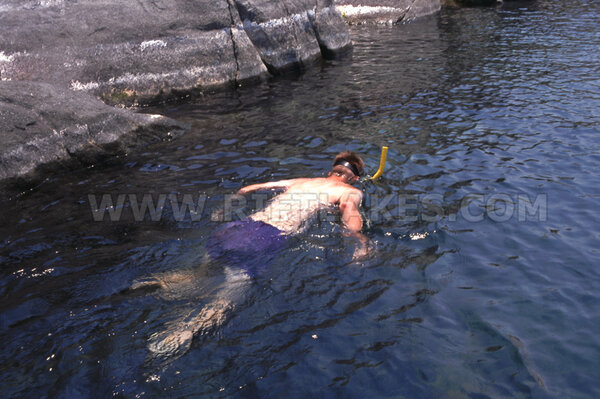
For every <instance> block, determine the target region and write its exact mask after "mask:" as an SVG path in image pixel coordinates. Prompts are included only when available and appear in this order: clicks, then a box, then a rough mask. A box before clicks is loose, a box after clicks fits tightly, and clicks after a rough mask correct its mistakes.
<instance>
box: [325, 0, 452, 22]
mask: <svg viewBox="0 0 600 399" xmlns="http://www.w3.org/2000/svg"><path fill="white" fill-rule="evenodd" d="M335 4H336V6H337V9H338V10H339V11H340V12H341V13H342V16H343V17H344V19H345V21H346V22H347V23H349V24H364V23H377V24H394V23H399V22H408V21H412V20H414V19H416V18H419V17H423V16H426V15H430V14H434V13H436V12H438V11H439V10H440V9H441V6H442V2H441V0H335Z"/></svg>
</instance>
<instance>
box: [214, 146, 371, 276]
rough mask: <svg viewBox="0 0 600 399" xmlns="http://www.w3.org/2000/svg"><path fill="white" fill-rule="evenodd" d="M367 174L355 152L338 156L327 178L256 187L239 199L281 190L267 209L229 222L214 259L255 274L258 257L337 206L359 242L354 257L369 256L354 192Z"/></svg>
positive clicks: (221, 233)
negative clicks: (364, 174) (254, 193)
mask: <svg viewBox="0 0 600 399" xmlns="http://www.w3.org/2000/svg"><path fill="white" fill-rule="evenodd" d="M363 170H364V162H363V160H362V159H361V158H360V157H359V156H358V155H356V154H355V153H353V152H350V151H345V152H341V153H339V154H338V155H337V156H336V157H335V159H334V161H333V168H332V170H331V172H329V175H328V176H327V177H316V178H299V179H291V180H280V181H276V182H268V183H260V184H252V185H250V186H246V187H243V188H241V189H240V190H239V191H238V194H247V193H250V192H253V191H257V190H263V189H283V190H284V191H283V192H282V193H280V194H279V195H277V196H276V197H275V198H273V199H272V200H271V201H270V202H269V204H268V205H267V207H266V208H265V209H263V210H260V211H258V212H256V213H254V214H252V215H250V216H249V217H248V218H246V219H243V220H239V221H234V222H230V223H227V224H226V225H223V226H221V227H220V228H219V229H217V230H216V231H215V232H213V233H212V234H211V236H210V238H209V240H208V243H207V248H208V253H209V254H210V255H211V256H212V257H213V258H221V259H224V260H225V262H227V261H229V262H230V263H233V264H236V265H238V266H242V267H244V268H245V269H246V270H247V271H248V272H249V273H250V274H254V271H253V270H251V267H250V266H248V262H249V261H251V260H252V259H253V258H255V257H256V256H260V257H261V260H262V261H261V263H262V264H264V261H265V259H263V258H262V257H265V256H269V255H272V254H273V253H275V252H278V251H279V250H280V249H282V248H283V246H284V242H285V237H286V236H289V235H294V234H297V233H300V232H302V231H304V230H305V229H306V228H307V227H308V224H309V222H310V221H311V220H312V219H314V218H315V216H316V214H317V212H318V211H320V210H322V209H327V208H332V207H339V210H340V212H341V220H342V223H343V225H344V228H345V230H346V234H348V235H352V236H354V237H356V238H358V240H359V246H358V247H357V249H356V250H355V252H354V258H360V257H363V256H364V255H366V253H367V239H366V237H365V236H364V235H362V234H361V233H360V231H361V229H362V226H363V220H362V217H361V215H360V212H359V207H360V204H361V202H362V192H361V191H360V190H359V189H357V188H355V187H353V186H352V184H353V183H355V182H356V181H358V179H359V178H360V175H361V174H362V173H363Z"/></svg>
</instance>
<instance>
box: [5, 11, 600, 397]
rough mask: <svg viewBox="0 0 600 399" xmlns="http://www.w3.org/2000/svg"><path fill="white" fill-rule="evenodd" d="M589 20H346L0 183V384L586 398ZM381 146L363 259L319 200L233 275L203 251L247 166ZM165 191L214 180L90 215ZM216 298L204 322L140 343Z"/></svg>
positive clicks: (593, 346)
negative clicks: (16, 187) (335, 30)
mask: <svg viewBox="0 0 600 399" xmlns="http://www.w3.org/2000/svg"><path fill="white" fill-rule="evenodd" d="M599 19H600V4H598V3H595V2H585V1H569V2H559V1H541V0H540V1H537V2H526V3H519V2H517V3H514V4H512V3H511V4H507V5H505V6H503V7H501V8H489V9H488V8H477V9H462V10H446V11H443V12H442V13H441V15H439V16H436V17H434V18H430V19H425V20H422V21H419V22H416V23H414V24H410V25H405V26H395V27H372V26H362V27H354V28H352V36H353V39H354V43H355V46H354V51H353V54H352V55H351V56H346V57H343V58H341V59H339V60H335V61H327V62H323V63H322V64H320V65H316V66H313V67H311V68H309V69H308V70H307V71H306V72H305V73H304V74H303V75H301V76H299V77H283V78H278V79H273V80H271V81H269V82H266V83H264V84H262V85H259V86H258V87H257V86H254V87H250V88H241V89H240V90H238V91H236V92H235V93H217V94H214V95H212V96H207V97H205V98H199V99H197V100H195V101H194V102H193V103H189V104H185V105H170V106H166V107H163V108H160V109H153V110H149V111H151V112H160V113H164V114H167V115H169V116H172V117H175V118H178V119H181V120H184V121H186V122H188V123H190V124H191V126H192V129H191V132H190V133H188V134H186V135H184V136H182V137H179V138H177V139H174V140H172V141H169V142H163V143H158V144H154V145H150V146H147V147H145V148H142V149H140V150H139V151H136V152H135V153H131V154H128V155H127V156H125V157H121V158H118V159H115V160H112V161H110V162H107V163H105V164H102V165H97V166H96V167H94V168H90V169H86V170H77V171H70V172H60V173H56V174H54V175H53V176H52V177H50V178H49V179H48V180H47V181H45V182H44V183H43V184H41V185H40V186H38V187H36V188H35V189H33V190H30V191H27V192H24V193H22V194H19V192H17V191H8V192H6V193H5V195H4V196H3V198H4V199H3V201H2V213H1V214H0V216H1V220H2V223H1V226H2V227H0V237H1V240H2V241H0V262H1V264H2V267H1V271H0V299H1V302H0V304H1V305H0V338H1V340H2V342H3V350H2V354H1V358H0V360H1V362H0V364H1V366H0V374H1V376H2V385H1V387H2V388H1V389H2V396H3V397H15V398H16V397H109V396H112V395H122V396H124V397H165V396H169V397H190V396H191V397H199V396H203V395H206V396H209V397H220V396H223V397H225V396H236V397H304V396H318V397H391V396H394V397H406V398H418V397H423V398H425V397H440V396H444V397H536V398H540V397H569V398H594V397H598V396H599V395H600V387H599V384H598V380H599V379H600V372H599V371H598V370H599V369H600V360H599V359H600V339H599V338H598V333H600V328H599V327H598V323H597V320H598V316H599V315H600V314H599V307H598V301H599V299H600V298H599V294H598V291H597V287H598V286H600V275H599V272H598V269H597V267H596V266H597V264H598V260H599V254H598V239H599V238H600V230H599V228H598V216H597V209H598V205H599V202H600V201H599V197H600V190H599V188H598V187H600V178H599V177H598V173H597V171H598V170H599V168H600V147H599V140H598V137H597V136H598V133H599V127H600V111H599V110H600V79H599V76H600V74H599V73H600V66H599V65H600V62H599V61H600V60H599V56H598V54H599V53H600V52H599V50H600V49H599V47H600V46H599V44H600V40H599V39H600V33H599V31H598V28H597V27H598V23H599V22H600V21H599ZM382 145H387V146H389V147H390V153H389V155H388V164H387V170H386V173H385V175H384V178H383V179H381V180H380V181H378V182H377V183H366V184H364V186H363V189H364V191H365V193H366V194H367V198H366V203H365V214H366V215H367V216H368V219H369V226H368V228H367V229H366V231H365V233H366V235H367V236H369V238H370V239H371V240H372V241H373V245H374V246H375V247H376V253H375V254H374V255H373V256H372V257H371V258H369V259H367V260H365V261H362V262H354V261H352V259H351V252H352V248H353V243H352V241H351V240H349V239H347V238H344V236H343V235H342V234H341V230H340V228H339V225H338V224H337V223H335V222H334V221H330V220H327V219H325V218H323V219H322V220H321V221H320V222H319V223H316V224H315V225H313V226H312V227H311V228H310V229H309V230H308V231H307V232H305V233H304V234H302V235H301V236H300V237H297V239H295V240H294V241H292V242H291V243H290V247H289V248H288V250H287V251H285V252H284V253H283V254H281V255H280V256H279V257H278V258H277V259H275V261H274V262H273V264H272V265H271V266H270V268H269V269H268V271H266V272H265V273H263V274H262V275H260V276H258V277H257V278H256V279H255V280H254V281H252V282H251V283H249V284H245V285H242V286H241V287H240V285H239V284H238V283H237V282H231V280H232V278H231V273H233V272H232V271H231V270H229V269H228V268H226V267H225V268H224V267H223V265H220V264H218V263H215V262H209V261H207V259H205V248H204V243H205V240H206V237H207V235H208V233H209V232H210V231H211V230H212V229H214V228H215V227H216V226H217V225H218V224H219V223H218V222H215V221H212V220H211V216H214V217H218V216H220V215H221V216H222V215H223V212H224V201H225V200H226V198H227V195H228V194H231V193H233V192H235V191H236V190H237V188H239V187H240V186H242V185H243V184H250V183H256V182H262V181H267V180H271V179H285V178H293V177H300V176H322V175H323V174H324V173H325V172H326V170H327V168H328V167H330V161H331V158H332V157H333V156H334V155H335V154H336V153H337V152H338V151H340V150H343V149H346V148H349V149H351V150H354V151H357V152H359V153H360V154H362V155H363V156H364V158H365V159H366V161H367V167H368V169H369V171H370V172H371V173H373V172H374V171H375V169H376V168H377V165H378V160H379V152H380V147H381V146H382ZM161 193H162V194H169V193H176V194H177V195H179V196H180V198H181V197H182V196H183V195H184V194H186V193H187V194H191V195H193V196H194V199H196V198H198V197H200V196H202V195H204V196H207V201H206V207H205V209H204V212H203V214H202V218H200V220H196V221H193V220H191V218H190V217H189V215H188V217H187V218H186V219H185V220H176V218H175V216H174V212H173V210H172V209H171V208H170V207H167V208H166V209H165V210H164V213H163V217H162V218H161V219H160V220H159V221H152V220H150V217H149V216H146V219H145V220H144V221H135V220H134V219H135V218H134V216H133V214H132V211H131V208H130V205H129V203H128V202H126V206H125V207H124V209H123V214H122V215H121V218H120V220H119V221H114V222H112V221H110V220H109V217H108V215H107V216H106V217H105V219H104V221H102V222H96V221H94V218H93V215H92V212H91V210H90V197H89V195H90V194H91V195H94V196H96V197H97V198H98V201H100V198H101V196H102V195H103V194H110V195H112V196H113V198H114V199H116V198H117V196H118V195H119V194H136V195H137V196H138V197H139V198H141V196H143V195H144V194H153V195H154V196H155V198H157V197H158V195H159V194H161ZM253 206H255V205H254V204H253V203H249V204H248V205H247V206H246V207H245V208H243V209H242V210H243V211H245V212H247V211H250V210H251V209H252V208H253ZM415 207H417V208H418V209H417V210H415V209H414V208H415ZM414 215H417V216H414ZM170 273H171V274H172V273H178V274H179V275H181V276H185V277H187V279H183V280H182V282H180V283H173V285H172V289H171V290H166V291H164V290H151V289H148V290H138V291H134V292H131V291H127V288H128V287H130V286H131V285H132V284H134V283H136V282H140V281H148V280H151V279H152V278H155V277H157V276H159V277H160V276H167V275H169V274H170ZM227 279H229V283H228V282H227ZM219 289H222V290H221V291H219ZM219 295H225V296H229V297H230V298H231V300H232V303H233V304H234V307H233V309H229V310H228V311H227V313H226V317H225V319H224V321H223V323H222V324H221V325H220V326H218V327H215V328H207V329H206V330H203V331H202V332H201V333H198V334H197V335H196V337H195V338H194V340H193V342H192V343H191V347H190V348H189V350H188V351H187V352H185V353H183V354H178V355H177V356H172V357H171V358H166V359H165V358H155V357H153V356H152V355H151V354H150V352H149V349H148V346H149V341H151V339H152V337H153V336H154V335H153V334H157V333H160V332H162V331H164V330H165V329H168V326H170V325H171V323H173V322H176V321H177V320H179V319H181V318H183V317H185V316H186V315H188V314H190V313H191V314H195V313H197V312H198V311H200V309H202V308H203V306H204V305H206V304H207V303H209V302H210V301H211V300H212V299H214V298H215V297H218V296H219Z"/></svg>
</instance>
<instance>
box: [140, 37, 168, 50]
mask: <svg viewBox="0 0 600 399" xmlns="http://www.w3.org/2000/svg"><path fill="white" fill-rule="evenodd" d="M151 47H167V42H165V41H163V40H146V41H145V42H142V44H140V50H142V51H144V50H146V49H147V48H151Z"/></svg>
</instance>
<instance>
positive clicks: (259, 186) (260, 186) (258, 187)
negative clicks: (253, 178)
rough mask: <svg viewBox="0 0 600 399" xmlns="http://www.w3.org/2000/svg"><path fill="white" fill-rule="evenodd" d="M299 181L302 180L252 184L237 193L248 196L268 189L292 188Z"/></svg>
mask: <svg viewBox="0 0 600 399" xmlns="http://www.w3.org/2000/svg"><path fill="white" fill-rule="evenodd" d="M298 180H301V179H290V180H279V181H272V182H268V183H259V184H251V185H249V186H246V187H242V188H240V189H239V190H238V192H237V193H238V194H246V193H249V192H251V191H256V190H262V189H268V188H288V187H289V186H291V185H292V184H293V183H294V182H297V181H298Z"/></svg>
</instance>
